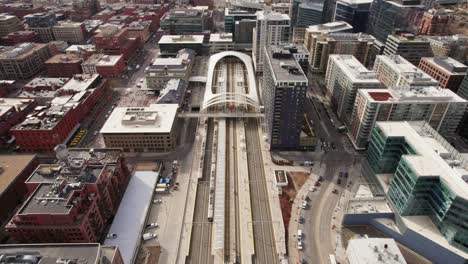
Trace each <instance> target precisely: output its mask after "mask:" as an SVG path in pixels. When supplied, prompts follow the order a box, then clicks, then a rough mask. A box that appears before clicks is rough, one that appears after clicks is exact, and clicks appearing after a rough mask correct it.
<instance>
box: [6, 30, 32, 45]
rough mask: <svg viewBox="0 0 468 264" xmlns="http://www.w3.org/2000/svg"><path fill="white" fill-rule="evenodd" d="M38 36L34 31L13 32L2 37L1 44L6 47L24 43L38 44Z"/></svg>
mask: <svg viewBox="0 0 468 264" xmlns="http://www.w3.org/2000/svg"><path fill="white" fill-rule="evenodd" d="M40 41H41V39H40V37H39V35H38V34H37V33H36V32H34V31H24V30H21V31H15V32H12V33H10V34H8V35H6V36H4V37H2V43H4V44H5V45H7V46H14V45H17V44H21V43H25V42H40Z"/></svg>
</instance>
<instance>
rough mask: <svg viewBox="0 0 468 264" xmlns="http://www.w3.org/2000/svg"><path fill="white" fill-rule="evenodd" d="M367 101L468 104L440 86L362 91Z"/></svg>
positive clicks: (360, 91)
mask: <svg viewBox="0 0 468 264" xmlns="http://www.w3.org/2000/svg"><path fill="white" fill-rule="evenodd" d="M359 93H362V94H363V95H364V96H365V97H366V98H367V100H369V101H371V102H380V103H408V102H414V103H430V102H434V103H441V102H447V103H450V102H452V103H456V102H458V103H467V101H466V100H465V99H463V98H461V97H460V96H459V95H457V94H456V93H454V92H452V91H451V90H449V89H443V88H440V87H438V86H423V87H392V88H389V89H360V90H359Z"/></svg>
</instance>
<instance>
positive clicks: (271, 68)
mask: <svg viewBox="0 0 468 264" xmlns="http://www.w3.org/2000/svg"><path fill="white" fill-rule="evenodd" d="M263 48H264V52H265V65H264V74H263V84H262V89H263V97H264V105H265V122H266V126H267V133H268V141H269V143H270V149H271V150H313V149H314V148H315V143H316V138H315V135H314V134H313V132H312V131H308V130H306V131H303V124H304V100H306V91H307V87H308V86H307V84H308V80H307V77H306V76H305V74H304V72H303V71H302V69H301V67H300V65H299V63H298V62H297V61H296V59H295V58H294V56H293V54H292V53H291V52H290V51H289V50H288V49H284V48H282V47H279V46H272V47H271V48H270V47H263Z"/></svg>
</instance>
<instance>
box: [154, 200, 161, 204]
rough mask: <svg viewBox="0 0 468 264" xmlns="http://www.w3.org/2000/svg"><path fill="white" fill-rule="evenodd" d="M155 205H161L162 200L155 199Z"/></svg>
mask: <svg viewBox="0 0 468 264" xmlns="http://www.w3.org/2000/svg"><path fill="white" fill-rule="evenodd" d="M153 203H154V204H160V203H162V200H161V199H154V200H153Z"/></svg>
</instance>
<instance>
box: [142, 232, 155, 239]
mask: <svg viewBox="0 0 468 264" xmlns="http://www.w3.org/2000/svg"><path fill="white" fill-rule="evenodd" d="M142 237H143V240H144V241H146V240H150V239H153V238H156V237H158V236H156V234H155V233H144V234H143V236H142Z"/></svg>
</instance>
